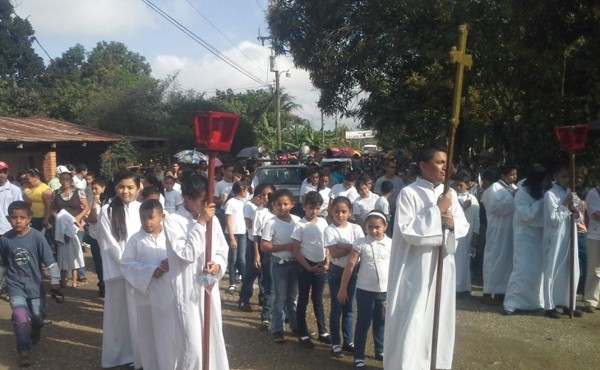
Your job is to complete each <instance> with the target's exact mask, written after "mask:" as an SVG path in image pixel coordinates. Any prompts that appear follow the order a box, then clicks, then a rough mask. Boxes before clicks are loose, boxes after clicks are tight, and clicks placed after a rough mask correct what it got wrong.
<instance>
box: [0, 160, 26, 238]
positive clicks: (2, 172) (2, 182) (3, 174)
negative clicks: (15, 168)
mask: <svg viewBox="0 0 600 370" xmlns="http://www.w3.org/2000/svg"><path fill="white" fill-rule="evenodd" d="M8 175H9V168H8V164H6V162H2V161H0V235H4V233H6V232H7V231H9V230H10V229H12V227H11V226H10V223H9V222H8V218H7V216H8V206H9V205H10V204H11V203H12V202H15V201H17V200H23V193H22V192H21V189H20V188H19V187H18V186H16V185H13V184H11V182H10V181H8Z"/></svg>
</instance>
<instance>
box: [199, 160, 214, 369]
mask: <svg viewBox="0 0 600 370" xmlns="http://www.w3.org/2000/svg"><path fill="white" fill-rule="evenodd" d="M215 158H217V152H214V151H209V152H208V186H207V187H206V204H207V205H208V204H211V203H213V200H212V199H213V194H214V192H215V190H214V188H215ZM211 260H212V219H210V220H208V221H207V222H206V247H205V250H204V268H207V267H208V262H210V261H211ZM209 354H210V292H209V291H208V290H207V289H204V322H203V326H202V370H209V364H210V358H209Z"/></svg>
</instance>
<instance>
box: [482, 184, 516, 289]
mask: <svg viewBox="0 0 600 370" xmlns="http://www.w3.org/2000/svg"><path fill="white" fill-rule="evenodd" d="M516 190H517V188H516V186H513V185H507V184H506V183H505V182H504V181H502V180H500V181H497V182H495V183H493V184H492V185H491V186H490V187H489V188H487V189H486V190H485V191H484V192H483V196H482V197H481V202H482V203H483V204H484V205H485V211H486V216H487V230H486V234H485V251H484V253H483V293H484V294H505V293H506V286H507V285H508V279H509V278H510V273H511V271H512V259H513V221H512V219H513V214H514V212H515V200H514V197H513V194H514V192H515V191H516Z"/></svg>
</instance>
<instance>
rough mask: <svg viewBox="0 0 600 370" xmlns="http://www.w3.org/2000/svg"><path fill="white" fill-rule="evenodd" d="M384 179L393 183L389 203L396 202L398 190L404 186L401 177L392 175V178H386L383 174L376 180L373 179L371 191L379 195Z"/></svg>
mask: <svg viewBox="0 0 600 370" xmlns="http://www.w3.org/2000/svg"><path fill="white" fill-rule="evenodd" d="M384 181H389V182H391V183H392V184H393V185H394V192H393V193H392V196H391V197H390V203H392V204H396V198H398V194H399V193H400V190H402V188H403V187H404V181H402V178H401V177H399V176H394V177H393V178H392V179H388V178H387V177H385V175H383V176H381V177H380V178H378V179H377V181H375V185H373V191H374V192H375V193H377V194H380V195H381V184H382V183H383V182H384Z"/></svg>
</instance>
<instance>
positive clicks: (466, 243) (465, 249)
mask: <svg viewBox="0 0 600 370" xmlns="http://www.w3.org/2000/svg"><path fill="white" fill-rule="evenodd" d="M458 200H459V202H461V204H462V203H463V202H466V201H467V200H470V201H471V206H470V207H469V208H467V209H466V210H463V212H464V213H465V218H466V219H467V222H468V223H469V232H468V233H467V235H466V236H465V237H464V238H461V239H459V240H458V241H457V246H456V253H455V254H454V262H455V263H456V291H457V292H470V291H471V240H473V234H478V233H479V202H478V201H477V198H476V197H475V196H474V195H472V194H469V193H465V194H459V195H458Z"/></svg>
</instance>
